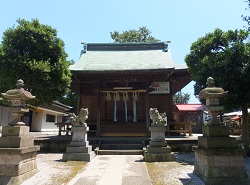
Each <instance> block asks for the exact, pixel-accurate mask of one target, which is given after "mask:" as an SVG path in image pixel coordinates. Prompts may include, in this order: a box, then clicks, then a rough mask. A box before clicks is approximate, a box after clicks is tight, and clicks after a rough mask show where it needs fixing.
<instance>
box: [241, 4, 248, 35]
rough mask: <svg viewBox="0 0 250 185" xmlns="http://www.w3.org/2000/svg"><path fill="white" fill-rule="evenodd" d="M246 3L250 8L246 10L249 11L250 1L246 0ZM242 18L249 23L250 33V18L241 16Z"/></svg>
mask: <svg viewBox="0 0 250 185" xmlns="http://www.w3.org/2000/svg"><path fill="white" fill-rule="evenodd" d="M245 2H246V3H247V6H248V8H246V10H248V11H249V8H250V0H245ZM241 17H242V19H243V21H246V22H247V24H248V28H247V29H248V31H250V16H248V15H245V16H244V15H242V16H241Z"/></svg>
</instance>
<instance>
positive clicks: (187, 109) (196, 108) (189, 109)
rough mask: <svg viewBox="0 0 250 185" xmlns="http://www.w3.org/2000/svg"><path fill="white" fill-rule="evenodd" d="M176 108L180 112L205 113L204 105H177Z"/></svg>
mask: <svg viewBox="0 0 250 185" xmlns="http://www.w3.org/2000/svg"><path fill="white" fill-rule="evenodd" d="M175 106H176V107H177V109H178V110H179V111H185V112H196V111H203V107H204V105H202V104H176V105H175Z"/></svg>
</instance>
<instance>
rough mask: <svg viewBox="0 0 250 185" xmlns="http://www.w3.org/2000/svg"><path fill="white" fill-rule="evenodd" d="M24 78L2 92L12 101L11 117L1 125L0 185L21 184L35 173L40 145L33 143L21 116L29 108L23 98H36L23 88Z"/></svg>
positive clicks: (32, 138)
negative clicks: (4, 124) (5, 123)
mask: <svg viewBox="0 0 250 185" xmlns="http://www.w3.org/2000/svg"><path fill="white" fill-rule="evenodd" d="M23 86H24V84H23V81H22V80H18V81H17V88H16V89H13V90H9V91H7V92H6V93H2V95H3V96H4V97H5V98H7V99H8V100H9V101H10V102H11V107H9V111H10V112H11V113H12V115H13V117H14V120H13V121H12V122H10V123H9V124H8V126H4V127H3V128H2V137H1V138H0V185H5V184H9V185H11V184H21V183H22V182H23V181H25V180H26V179H28V178H29V177H31V176H33V175H34V174H35V173H37V164H36V154H37V151H38V150H40V147H39V146H34V137H33V136H31V135H30V134H29V127H28V126H25V124H24V123H23V122H22V121H21V116H22V115H23V113H24V112H28V111H29V109H27V108H26V107H25V101H26V100H30V99H33V98H35V97H34V96H32V95H31V94H30V93H29V92H28V91H25V90H24V89H23Z"/></svg>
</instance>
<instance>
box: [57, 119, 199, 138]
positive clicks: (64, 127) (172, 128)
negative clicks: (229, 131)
mask: <svg viewBox="0 0 250 185" xmlns="http://www.w3.org/2000/svg"><path fill="white" fill-rule="evenodd" d="M55 125H57V127H59V131H58V135H59V136H61V135H62V133H63V132H65V135H69V134H71V127H72V123H65V122H60V123H55ZM193 125H195V122H168V124H167V129H166V133H167V135H168V136H170V133H171V132H176V133H179V134H181V133H184V134H187V133H188V134H189V136H192V126H193ZM125 126H129V125H127V124H126V125H125ZM131 128H133V127H130V129H131ZM122 131H124V129H122ZM144 131H145V130H144ZM89 132H96V130H91V129H90V130H89ZM128 132H129V131H128ZM131 132H133V131H131Z"/></svg>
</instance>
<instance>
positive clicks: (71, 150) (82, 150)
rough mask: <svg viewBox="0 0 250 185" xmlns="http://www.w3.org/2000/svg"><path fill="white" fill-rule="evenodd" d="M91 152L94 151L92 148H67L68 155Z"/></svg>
mask: <svg viewBox="0 0 250 185" xmlns="http://www.w3.org/2000/svg"><path fill="white" fill-rule="evenodd" d="M91 151H92V146H87V147H67V148H66V153H90V152H91Z"/></svg>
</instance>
